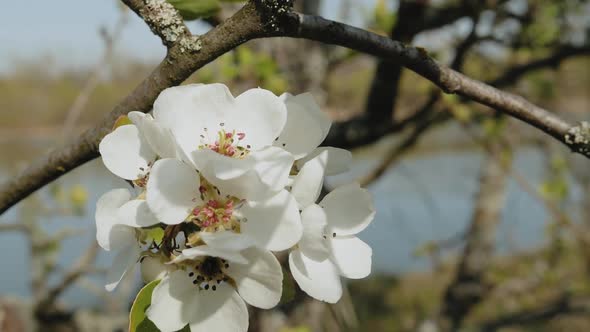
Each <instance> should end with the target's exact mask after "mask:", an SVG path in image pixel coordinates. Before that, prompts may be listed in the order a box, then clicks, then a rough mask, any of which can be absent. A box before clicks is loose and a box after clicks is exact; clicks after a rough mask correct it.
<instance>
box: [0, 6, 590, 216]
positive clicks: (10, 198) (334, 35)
mask: <svg viewBox="0 0 590 332" xmlns="http://www.w3.org/2000/svg"><path fill="white" fill-rule="evenodd" d="M124 2H125V3H126V4H128V5H129V6H130V7H131V8H132V9H133V10H134V11H135V12H136V13H138V14H139V15H140V16H142V18H144V19H145V20H146V22H147V23H148V24H149V25H150V28H151V29H152V31H154V32H155V33H156V34H157V35H158V36H160V37H161V38H162V40H163V41H164V43H165V44H166V45H167V46H168V52H167V55H166V58H165V59H164V60H163V61H162V62H161V63H160V65H159V66H158V67H157V68H156V69H155V70H154V71H153V72H152V74H151V75H150V76H149V77H147V78H146V79H145V80H144V81H143V82H142V83H141V84H140V85H139V86H138V87H137V88H136V89H135V90H134V91H133V92H132V93H131V94H130V95H128V96H127V97H126V98H125V99H124V100H123V101H122V102H121V103H120V104H119V105H117V106H116V107H115V109H114V110H113V111H112V112H111V113H110V114H109V115H108V116H106V117H105V118H104V119H103V120H102V121H101V122H100V123H99V124H97V126H96V127H94V128H93V129H90V130H89V131H86V132H85V133H83V134H82V135H81V136H80V137H79V139H78V140H76V141H75V142H73V143H71V144H69V145H68V146H65V147H63V148H59V149H57V150H54V151H53V152H51V153H50V154H49V155H48V156H47V157H45V158H43V159H41V160H38V161H37V162H35V163H34V164H32V165H31V166H30V167H29V168H28V169H26V170H25V171H24V172H23V173H21V174H20V175H19V176H17V177H15V178H14V179H13V180H12V181H10V182H9V183H7V184H6V185H5V186H3V187H2V188H1V189H0V213H2V212H4V211H6V210H7V209H8V208H9V207H11V206H13V205H14V204H16V203H17V202H18V201H20V200H21V199H23V198H25V197H27V196H28V195H29V194H31V193H32V192H34V191H35V190H37V189H39V188H41V187H42V186H44V185H45V184H47V183H49V182H51V181H53V180H55V179H56V178H58V177H59V176H61V175H63V174H64V173H66V172H69V171H70V170H72V169H74V168H75V167H77V166H79V165H81V164H83V163H85V162H87V161H89V160H92V159H94V158H96V157H97V156H98V153H97V147H98V143H99V142H100V140H101V139H102V137H104V136H105V135H106V134H107V133H108V132H109V131H110V129H111V127H112V125H113V123H114V121H115V119H116V118H117V117H119V116H120V115H122V114H126V113H128V112H130V111H141V112H148V111H150V109H151V106H152V104H153V102H154V100H155V99H156V97H157V96H158V94H159V93H160V92H161V91H162V90H163V89H165V88H167V87H170V86H174V85H178V84H180V83H181V82H182V81H184V80H185V79H186V78H188V77H189V76H190V75H191V74H192V73H193V72H194V71H195V70H197V69H199V68H201V67H202V66H204V65H205V64H207V63H209V62H211V61H213V60H214V59H215V58H217V57H218V56H220V55H222V54H223V53H225V52H227V51H229V50H231V49H233V48H235V47H237V46H238V45H240V44H242V43H244V42H246V41H247V40H250V39H254V38H261V37H276V36H289V37H295V38H306V39H311V40H316V41H320V42H324V43H328V44H334V45H340V46H344V47H348V48H351V49H354V50H357V51H360V52H364V53H367V54H371V55H374V56H378V57H387V58H390V59H391V60H392V61H398V62H400V63H401V64H402V65H403V66H405V67H406V68H408V69H410V70H412V71H414V72H416V73H418V74H419V75H421V76H423V77H424V78H426V79H428V80H430V81H432V82H433V83H434V84H436V85H437V86H439V87H440V88H441V89H442V90H443V91H445V92H447V93H456V94H459V95H461V96H464V97H466V98H469V99H472V100H474V101H476V102H479V103H481V104H484V105H487V106H490V107H492V108H494V109H496V110H498V111H501V112H504V113H505V114H507V115H510V116H512V117H515V118H518V119H520V120H522V121H524V122H526V123H528V124H530V125H532V126H535V127H537V128H539V129H541V130H542V131H544V132H545V133H547V134H549V135H551V136H553V137H554V138H556V139H558V140H559V141H560V142H562V143H564V144H566V145H567V146H569V147H570V148H571V149H572V150H573V151H576V152H580V153H583V154H584V155H586V156H590V149H588V148H587V147H588V144H587V141H588V140H589V137H588V136H590V135H588V133H587V132H586V130H582V129H584V128H580V127H576V126H574V125H571V124H569V123H567V122H566V121H564V120H562V119H561V118H559V117H558V116H556V115H555V114H553V113H551V112H549V111H547V110H544V109H542V108H540V107H538V106H536V105H534V104H532V103H530V102H528V101H526V100H525V99H524V98H522V97H519V96H516V95H513V94H510V93H507V92H503V91H500V90H498V89H496V88H494V87H492V86H489V85H487V84H485V83H482V82H479V81H476V80H474V79H472V78H469V77H467V76H465V75H463V74H460V73H458V72H456V71H453V70H452V69H449V68H447V67H445V66H441V65H439V64H438V63H437V62H436V61H434V60H433V59H432V58H430V57H429V56H428V54H427V52H426V51H424V50H423V49H419V48H415V47H409V46H406V45H404V44H402V43H400V42H397V41H393V40H391V39H389V38H387V37H383V36H379V35H376V34H374V33H371V32H368V31H365V30H362V29H359V28H355V27H351V26H348V25H346V24H342V23H338V22H334V21H330V20H327V19H324V18H322V17H317V16H308V15H301V14H297V13H289V12H288V9H289V8H288V6H287V5H280V6H272V7H267V5H266V2H262V1H251V2H249V3H247V4H246V5H245V6H244V7H243V8H242V9H241V10H240V11H238V12H237V13H236V14H235V15H234V16H232V17H231V18H229V19H228V20H226V21H225V22H223V23H222V24H220V25H219V26H217V27H216V28H214V29H212V30H210V31H209V32H208V33H207V34H205V35H203V36H200V37H197V36H191V35H190V34H189V32H188V30H187V29H186V26H185V25H184V23H178V21H177V17H179V16H178V13H176V12H175V11H173V10H165V11H164V12H166V13H167V14H166V15H160V14H163V13H164V12H161V13H157V12H153V11H154V10H156V8H157V5H158V4H160V5H161V4H162V3H163V2H164V1H163V0H145V1H141V0H124ZM152 5H153V6H152ZM154 6H156V7H154ZM572 134H575V135H574V137H572Z"/></svg>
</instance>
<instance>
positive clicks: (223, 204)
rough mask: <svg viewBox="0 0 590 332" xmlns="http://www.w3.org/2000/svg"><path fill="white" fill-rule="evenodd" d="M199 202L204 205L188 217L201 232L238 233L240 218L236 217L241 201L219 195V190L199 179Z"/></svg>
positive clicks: (195, 209) (196, 208)
mask: <svg viewBox="0 0 590 332" xmlns="http://www.w3.org/2000/svg"><path fill="white" fill-rule="evenodd" d="M199 191H200V192H201V200H202V201H203V202H205V203H204V204H202V205H200V206H197V207H195V208H194V209H193V211H192V212H191V215H190V216H189V217H188V221H192V222H193V223H195V224H196V225H197V226H199V227H200V228H201V230H203V231H207V232H216V231H222V230H231V231H234V232H236V233H239V232H240V218H239V217H238V216H237V215H236V210H237V209H238V208H239V206H240V204H241V203H242V200H240V199H238V198H236V197H233V196H230V195H225V196H223V195H221V192H220V191H219V189H218V188H217V187H215V186H213V185H211V184H210V183H208V182H207V180H205V179H204V178H203V177H201V186H200V187H199Z"/></svg>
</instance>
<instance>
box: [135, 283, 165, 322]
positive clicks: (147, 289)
mask: <svg viewBox="0 0 590 332" xmlns="http://www.w3.org/2000/svg"><path fill="white" fill-rule="evenodd" d="M159 283H160V280H154V281H152V282H150V283H149V284H147V285H145V286H144V287H143V288H142V289H141V290H140V291H139V293H137V296H136V297H135V301H133V305H132V306H131V312H129V332H157V331H159V330H158V328H157V327H156V326H155V325H154V323H152V322H151V321H150V320H149V319H148V318H147V317H146V315H145V311H146V309H147V308H148V307H149V306H150V304H151V303H152V292H153V291H154V288H156V286H157V285H158V284H159Z"/></svg>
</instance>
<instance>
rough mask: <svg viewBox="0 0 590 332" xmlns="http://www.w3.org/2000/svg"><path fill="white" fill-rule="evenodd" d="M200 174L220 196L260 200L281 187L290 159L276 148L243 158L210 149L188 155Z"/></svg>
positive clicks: (289, 166)
mask: <svg viewBox="0 0 590 332" xmlns="http://www.w3.org/2000/svg"><path fill="white" fill-rule="evenodd" d="M191 157H192V160H193V163H194V164H195V166H196V167H197V169H198V170H199V171H201V174H202V175H203V176H204V177H205V178H206V179H207V181H209V182H210V183H212V184H213V185H215V186H217V187H218V188H219V189H220V190H221V191H222V192H223V193H225V194H229V195H232V196H236V197H238V198H242V199H249V200H262V199H266V198H268V197H270V196H273V195H274V194H276V193H277V192H279V191H280V190H281V189H282V188H284V187H285V184H286V183H287V180H288V177H289V172H290V170H291V166H292V165H293V156H292V155H291V154H290V153H288V152H286V151H284V150H283V149H279V148H276V147H268V148H266V149H263V150H260V151H254V152H252V153H250V154H248V155H247V156H246V157H245V158H243V159H237V158H230V157H227V156H224V155H221V154H219V153H216V152H214V151H211V150H199V151H196V152H193V154H192V155H191Z"/></svg>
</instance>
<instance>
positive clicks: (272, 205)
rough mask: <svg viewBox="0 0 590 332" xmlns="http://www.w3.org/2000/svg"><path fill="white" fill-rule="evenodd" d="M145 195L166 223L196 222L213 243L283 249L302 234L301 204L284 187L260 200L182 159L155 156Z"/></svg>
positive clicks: (203, 235) (230, 247) (217, 244)
mask: <svg viewBox="0 0 590 332" xmlns="http://www.w3.org/2000/svg"><path fill="white" fill-rule="evenodd" d="M146 198H147V204H148V206H149V207H150V209H151V211H152V212H153V213H154V214H155V215H156V216H157V218H158V219H159V220H161V221H162V222H163V223H166V224H169V225H174V224H179V223H182V222H190V223H194V224H196V225H197V226H198V227H199V229H200V230H201V238H202V239H203V240H204V241H205V242H206V243H208V244H209V245H211V246H215V247H222V248H226V249H235V250H241V249H244V248H247V247H250V246H257V247H259V248H264V249H268V250H285V249H288V248H290V247H291V246H293V245H294V244H295V243H297V242H298V241H299V239H300V238H301V233H302V226H301V219H300V215H299V211H298V208H297V203H296V202H295V200H294V199H293V197H292V196H291V195H290V194H289V193H288V192H287V191H286V190H284V189H283V190H281V191H279V192H278V193H276V194H274V195H273V196H271V197H268V198H266V199H264V200H260V201H251V200H247V199H243V198H241V197H235V196H232V195H231V194H229V193H226V192H225V191H223V190H221V189H220V188H217V187H216V186H214V185H212V184H211V183H209V182H208V181H207V180H205V178H204V177H201V175H200V174H199V173H197V172H196V171H195V170H194V169H193V168H192V166H190V165H188V164H186V163H184V162H182V161H180V160H178V159H161V160H158V161H156V163H155V164H154V166H153V168H152V172H151V175H150V178H149V181H148V183H147V193H146Z"/></svg>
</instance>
